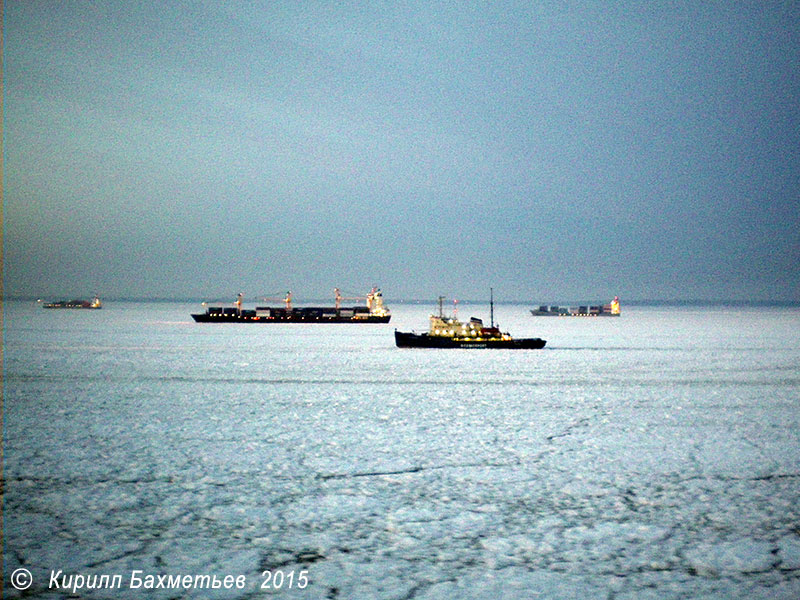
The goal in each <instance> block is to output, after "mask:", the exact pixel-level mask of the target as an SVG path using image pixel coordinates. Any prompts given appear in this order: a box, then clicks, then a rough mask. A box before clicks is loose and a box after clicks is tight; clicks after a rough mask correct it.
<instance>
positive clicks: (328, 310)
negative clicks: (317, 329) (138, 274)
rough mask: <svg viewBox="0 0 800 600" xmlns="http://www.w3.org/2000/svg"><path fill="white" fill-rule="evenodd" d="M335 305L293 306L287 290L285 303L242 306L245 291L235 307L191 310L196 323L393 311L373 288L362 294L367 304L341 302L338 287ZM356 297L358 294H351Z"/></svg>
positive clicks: (339, 317)
mask: <svg viewBox="0 0 800 600" xmlns="http://www.w3.org/2000/svg"><path fill="white" fill-rule="evenodd" d="M335 292H336V304H335V305H334V306H301V307H293V306H292V294H291V292H287V294H286V297H285V298H284V300H283V301H284V306H282V307H275V306H256V307H255V308H254V309H245V308H242V294H239V296H238V297H237V299H236V302H234V306H233V307H223V306H208V307H207V308H206V311H205V312H204V313H199V314H192V318H193V319H194V320H195V321H196V322H197V323H388V322H389V319H391V317H392V315H391V312H390V311H389V309H388V308H386V307H385V306H384V305H383V295H382V294H381V291H380V290H379V289H377V288H372V290H371V291H370V293H369V294H367V295H366V296H365V297H363V298H364V299H365V300H366V302H367V303H366V306H349V307H345V306H341V300H342V299H343V298H342V296H341V295H340V294H339V290H338V288H337V289H336V290H335ZM352 299H356V298H352Z"/></svg>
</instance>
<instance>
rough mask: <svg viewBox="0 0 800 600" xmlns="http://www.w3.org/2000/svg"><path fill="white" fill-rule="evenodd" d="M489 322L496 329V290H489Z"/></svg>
mask: <svg viewBox="0 0 800 600" xmlns="http://www.w3.org/2000/svg"><path fill="white" fill-rule="evenodd" d="M489 320H490V321H491V323H492V324H491V327H494V288H489Z"/></svg>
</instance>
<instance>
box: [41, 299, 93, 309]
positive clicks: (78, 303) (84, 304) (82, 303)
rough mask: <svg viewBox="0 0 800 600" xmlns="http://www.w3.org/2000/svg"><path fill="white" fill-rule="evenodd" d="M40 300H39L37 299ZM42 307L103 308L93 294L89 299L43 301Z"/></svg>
mask: <svg viewBox="0 0 800 600" xmlns="http://www.w3.org/2000/svg"><path fill="white" fill-rule="evenodd" d="M39 302H41V300H39ZM42 306H43V307H44V308H88V309H98V308H103V303H102V302H100V298H98V297H97V296H95V297H94V298H92V299H91V300H59V301H58V302H45V303H43V304H42Z"/></svg>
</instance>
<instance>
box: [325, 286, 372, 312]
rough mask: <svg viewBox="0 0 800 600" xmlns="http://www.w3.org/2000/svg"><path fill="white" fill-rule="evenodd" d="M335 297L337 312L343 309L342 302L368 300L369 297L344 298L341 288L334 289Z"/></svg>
mask: <svg viewBox="0 0 800 600" xmlns="http://www.w3.org/2000/svg"><path fill="white" fill-rule="evenodd" d="M333 295H334V297H335V298H336V310H339V309H340V308H341V307H342V300H367V296H342V293H341V290H340V289H339V288H333Z"/></svg>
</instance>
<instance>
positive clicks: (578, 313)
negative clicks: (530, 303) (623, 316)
mask: <svg viewBox="0 0 800 600" xmlns="http://www.w3.org/2000/svg"><path fill="white" fill-rule="evenodd" d="M531 314H532V315H533V316H534V317H618V316H619V315H620V310H619V298H618V297H616V296H615V297H614V299H613V300H612V301H611V302H609V303H608V304H584V305H581V306H571V307H566V306H548V305H546V304H543V305H541V306H540V307H539V308H534V309H533V310H531Z"/></svg>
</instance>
